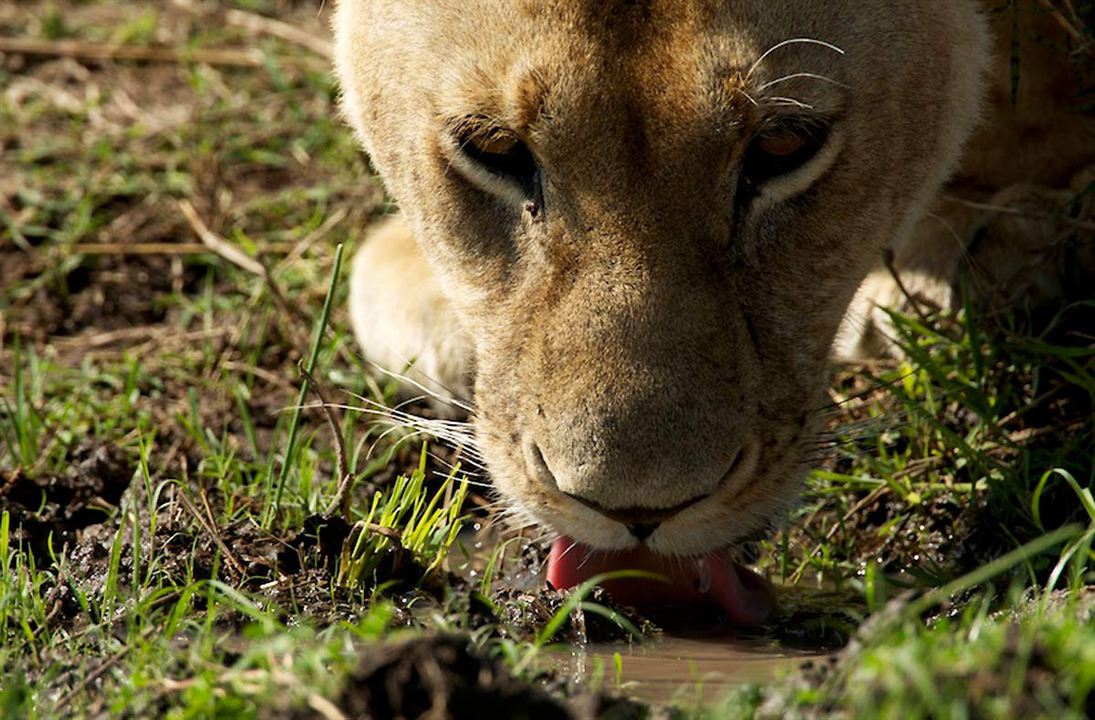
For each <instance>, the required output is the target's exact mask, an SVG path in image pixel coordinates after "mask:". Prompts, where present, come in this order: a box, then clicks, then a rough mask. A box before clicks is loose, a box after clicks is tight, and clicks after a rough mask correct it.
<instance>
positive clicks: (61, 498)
mask: <svg viewBox="0 0 1095 720" xmlns="http://www.w3.org/2000/svg"><path fill="white" fill-rule="evenodd" d="M69 461H70V464H69V467H68V470H67V471H66V472H65V473H64V474H63V475H46V476H41V477H30V476H28V475H26V474H24V472H23V471H21V470H15V471H9V472H3V473H0V507H2V508H3V509H4V510H5V511H7V512H8V514H9V516H10V520H9V522H10V524H11V528H12V530H13V531H14V532H13V535H12V538H11V541H12V542H11V544H13V545H14V544H16V543H24V544H25V545H26V547H29V548H30V550H31V552H32V553H33V555H34V557H35V559H36V560H37V562H38V563H39V565H41V566H48V565H49V564H51V563H52V561H51V559H50V553H51V548H52V552H53V553H55V554H56V555H57V556H60V555H61V553H62V552H63V551H64V550H65V549H66V548H67V547H70V546H71V545H73V544H74V543H75V542H76V539H77V537H78V534H79V533H80V531H81V530H83V529H85V528H88V527H90V526H92V525H95V524H98V523H100V522H102V521H103V520H104V519H106V517H107V516H108V515H109V513H111V512H112V511H114V510H115V509H116V508H117V506H118V503H119V501H120V500H121V498H122V495H123V494H124V493H125V491H126V489H127V488H128V487H129V483H130V479H131V478H132V477H133V471H134V466H133V463H132V461H131V459H130V458H129V456H128V455H127V454H126V453H125V452H124V451H123V450H121V449H120V448H119V447H117V446H115V445H96V444H95V443H94V442H92V441H84V442H82V443H81V444H80V445H78V446H77V447H75V448H74V449H73V450H72V451H71V453H70V454H69Z"/></svg>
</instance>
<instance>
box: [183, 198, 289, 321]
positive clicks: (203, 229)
mask: <svg viewBox="0 0 1095 720" xmlns="http://www.w3.org/2000/svg"><path fill="white" fill-rule="evenodd" d="M178 206H179V210H180V211H181V212H182V214H183V216H184V217H185V218H186V221H187V222H188V223H190V227H191V228H192V229H193V230H194V233H195V234H196V235H197V236H198V239H199V240H201V241H202V243H203V244H204V245H205V246H206V247H208V248H209V249H210V250H212V251H213V252H215V253H216V254H217V255H220V256H221V257H222V258H224V259H225V260H227V261H228V262H230V263H232V264H233V265H235V266H237V267H239V268H242V269H243V270H246V271H247V272H250V273H253V274H255V275H258V276H259V277H261V278H262V280H263V282H264V283H266V288H267V289H268V290H269V291H270V296H271V297H272V298H273V299H274V304H275V305H277V307H278V310H280V311H281V312H282V313H283V314H284V315H285V316H286V317H290V318H294V319H296V320H297V321H298V322H302V323H305V324H306V323H307V322H308V320H307V318H305V317H303V316H302V314H301V311H300V309H299V308H294V307H293V306H291V305H289V303H288V302H286V301H285V295H283V294H282V292H281V288H280V287H278V284H277V283H276V282H275V281H274V278H273V276H272V275H271V274H270V271H269V270H268V269H267V268H266V265H264V264H263V263H262V261H261V260H259V259H257V258H253V257H251V256H250V255H247V254H246V253H244V252H243V251H242V250H240V249H239V248H238V247H236V246H235V245H233V244H232V243H230V242H229V241H228V240H226V239H225V238H223V237H221V236H220V235H217V234H216V233H215V232H213V231H212V230H210V229H209V226H208V225H206V224H205V221H204V220H202V219H201V217H200V216H199V215H198V211H197V210H195V209H194V206H193V204H191V202H190V201H189V200H187V199H185V198H184V199H182V200H179V201H178Z"/></svg>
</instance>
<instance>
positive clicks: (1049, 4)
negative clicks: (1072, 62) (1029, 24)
mask: <svg viewBox="0 0 1095 720" xmlns="http://www.w3.org/2000/svg"><path fill="white" fill-rule="evenodd" d="M1064 3H1065V7H1066V8H1067V9H1068V13H1069V15H1071V18H1069V17H1065V13H1063V12H1061V9H1060V8H1058V7H1057V5H1056V4H1055V3H1054V2H1053V0H1038V4H1039V5H1041V6H1042V7H1043V8H1045V9H1046V11H1047V12H1048V13H1049V14H1050V16H1051V17H1052V18H1053V19H1054V20H1055V21H1056V22H1057V24H1058V25H1060V26H1061V27H1062V28H1063V29H1064V31H1065V32H1066V33H1068V35H1069V37H1071V38H1072V39H1073V40H1074V41H1076V44H1077V46H1078V47H1077V49H1076V51H1077V52H1081V53H1082V52H1086V51H1087V50H1089V49H1090V47H1091V41H1090V39H1089V38H1088V37H1087V33H1086V30H1087V28H1086V27H1084V24H1083V20H1081V19H1080V16H1079V15H1078V14H1077V13H1076V8H1075V7H1074V6H1073V5H1072V2H1071V0H1064Z"/></svg>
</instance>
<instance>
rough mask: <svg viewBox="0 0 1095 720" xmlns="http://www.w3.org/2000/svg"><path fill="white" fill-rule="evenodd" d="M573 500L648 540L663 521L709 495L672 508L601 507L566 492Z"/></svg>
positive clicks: (697, 497) (637, 538) (640, 538)
mask: <svg viewBox="0 0 1095 720" xmlns="http://www.w3.org/2000/svg"><path fill="white" fill-rule="evenodd" d="M564 494H565V495H566V496H567V497H569V498H571V499H572V500H576V501H578V502H580V503H581V504H583V505H585V506H586V507H588V508H590V509H591V510H596V511H597V512H599V513H600V514H602V515H604V516H605V517H606V518H608V519H609V520H615V521H616V522H618V523H620V524H621V525H623V526H624V527H626V528H627V531H628V532H629V533H631V534H632V535H633V536H634V537H635V539H636V540H640V541H642V540H646V539H647V538H648V537H650V536H651V535H653V534H654V531H655V530H657V529H658V528H659V527H660V526H661V524H662V523H663V522H665V521H666V520H668V519H669V518H671V517H673V516H674V515H676V514H677V513H679V512H680V511H682V510H684V509H685V508H688V507H691V506H693V505H695V504H696V503H698V502H699V501H701V500H703V499H704V498H706V497H708V496H707V495H699V496H696V497H694V498H692V499H690V500H687V501H685V502H683V503H681V504H680V505H676V506H674V507H671V508H643V507H630V508H605V507H601V506H600V505H598V504H597V503H595V502H592V501H590V500H588V499H586V498H583V497H581V496H580V495H574V494H571V493H564Z"/></svg>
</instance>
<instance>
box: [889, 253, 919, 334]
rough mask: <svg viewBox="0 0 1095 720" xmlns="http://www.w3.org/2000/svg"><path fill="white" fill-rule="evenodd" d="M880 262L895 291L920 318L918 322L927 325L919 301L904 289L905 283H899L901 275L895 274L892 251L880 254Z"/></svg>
mask: <svg viewBox="0 0 1095 720" xmlns="http://www.w3.org/2000/svg"><path fill="white" fill-rule="evenodd" d="M882 262H883V263H884V264H885V265H886V269H887V270H889V272H890V275H891V276H892V277H893V281H894V282H895V283H897V289H898V290H900V291H901V294H902V295H904V296H905V299H906V300H908V301H909V304H910V305H912V308H913V310H914V311H916V315H917V317H919V318H920V322H922V323H924V324H925V325H929V324H930V321H929V320H928V316H927V315H925V314H924V310H923V308H921V307H920V301H919V299H918V298H916V297H914V296H913V294H912V293H910V292H909V289H908V288H907V287H905V283H904V282H902V281H901V275H900V274H899V273H898V272H897V268H896V267H895V266H894V256H893V249H891V248H886V249H885V250H884V251H883V252H882Z"/></svg>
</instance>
